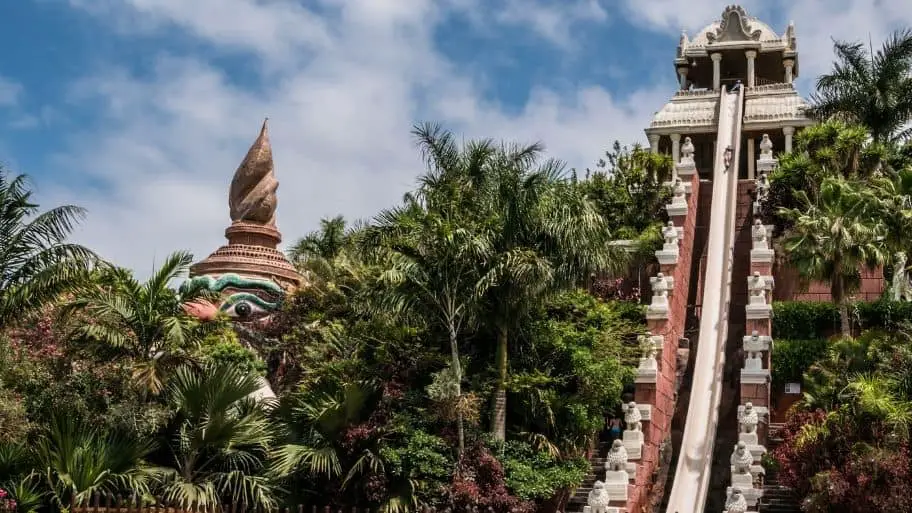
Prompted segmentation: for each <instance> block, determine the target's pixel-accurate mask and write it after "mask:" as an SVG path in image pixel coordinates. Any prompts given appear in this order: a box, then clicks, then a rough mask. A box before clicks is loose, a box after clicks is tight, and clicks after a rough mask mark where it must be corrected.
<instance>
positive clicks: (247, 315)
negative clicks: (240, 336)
mask: <svg viewBox="0 0 912 513" xmlns="http://www.w3.org/2000/svg"><path fill="white" fill-rule="evenodd" d="M180 290H181V292H182V293H185V294H186V293H192V292H196V291H199V290H207V291H210V292H214V293H217V294H218V295H219V296H220V299H219V300H218V301H216V302H215V303H211V304H210V305H207V304H204V303H200V302H197V303H194V304H193V305H192V306H190V307H189V308H187V310H188V312H190V313H191V314H192V315H195V316H197V317H199V318H201V319H207V318H213V317H215V315H216V313H217V312H221V313H222V314H225V315H227V316H228V317H230V318H232V319H234V320H237V321H252V320H262V319H264V318H265V317H268V316H269V315H271V314H272V313H274V312H275V311H276V310H278V308H279V307H280V306H281V304H282V301H283V300H284V299H285V294H286V292H285V289H283V288H282V287H281V286H280V285H278V284H277V283H276V282H274V281H272V280H267V279H262V278H248V277H243V276H240V275H237V274H233V273H227V274H223V275H221V276H219V277H218V278H214V277H212V276H195V277H193V278H191V279H189V280H187V281H185V282H184V283H183V284H182V285H181V288H180Z"/></svg>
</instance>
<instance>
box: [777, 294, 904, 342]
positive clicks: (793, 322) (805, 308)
mask: <svg viewBox="0 0 912 513" xmlns="http://www.w3.org/2000/svg"><path fill="white" fill-rule="evenodd" d="M850 313H851V315H852V324H853V327H854V328H855V329H870V328H883V329H887V330H895V329H897V328H899V327H900V326H901V325H902V324H904V323H907V322H912V303H907V302H895V301H886V300H882V301H877V302H875V303H865V302H858V303H854V304H853V305H852V308H851V311H850ZM838 332H839V311H838V309H837V308H836V305H834V304H833V303H823V302H809V301H779V302H776V303H773V339H774V340H776V341H777V342H778V341H779V340H815V339H822V338H827V337H829V336H831V335H834V334H836V333H838Z"/></svg>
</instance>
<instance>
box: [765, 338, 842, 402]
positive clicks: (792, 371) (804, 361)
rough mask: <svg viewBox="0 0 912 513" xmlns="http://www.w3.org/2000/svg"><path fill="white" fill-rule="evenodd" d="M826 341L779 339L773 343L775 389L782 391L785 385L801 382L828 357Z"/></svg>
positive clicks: (819, 339) (820, 339) (818, 339)
mask: <svg viewBox="0 0 912 513" xmlns="http://www.w3.org/2000/svg"><path fill="white" fill-rule="evenodd" d="M828 346H829V343H828V342H827V340H826V339H823V338H817V339H811V340H788V339H777V340H775V341H774V342H773V354H772V359H773V361H772V368H773V388H774V389H775V390H781V388H782V387H783V386H784V385H785V383H793V382H800V381H801V377H802V376H803V375H804V373H805V372H806V371H807V370H808V369H809V368H810V367H811V365H813V364H814V363H815V362H817V360H820V359H821V358H823V357H824V356H825V355H826V351H827V347H828Z"/></svg>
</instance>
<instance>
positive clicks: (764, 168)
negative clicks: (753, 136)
mask: <svg viewBox="0 0 912 513" xmlns="http://www.w3.org/2000/svg"><path fill="white" fill-rule="evenodd" d="M778 164H779V160H778V159H776V158H775V157H774V156H773V141H771V140H770V138H769V134H763V136H762V137H761V139H760V158H758V159H757V171H758V172H760V173H764V172H767V173H768V172H770V171H772V170H773V169H775V168H776V166H777V165H778Z"/></svg>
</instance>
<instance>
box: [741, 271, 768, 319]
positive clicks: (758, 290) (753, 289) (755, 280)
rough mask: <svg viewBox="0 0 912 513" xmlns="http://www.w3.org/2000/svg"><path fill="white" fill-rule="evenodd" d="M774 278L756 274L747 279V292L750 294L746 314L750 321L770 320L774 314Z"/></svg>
mask: <svg viewBox="0 0 912 513" xmlns="http://www.w3.org/2000/svg"><path fill="white" fill-rule="evenodd" d="M773 283H774V282H773V277H772V276H760V273H758V272H755V273H754V275H753V276H750V277H748V278H747V290H748V293H749V294H750V296H749V298H748V303H747V306H746V307H745V313H746V314H747V318H748V319H769V318H770V317H771V316H772V314H773V306H772V305H771V304H770V301H769V299H770V296H771V294H770V293H771V292H772V290H773Z"/></svg>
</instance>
